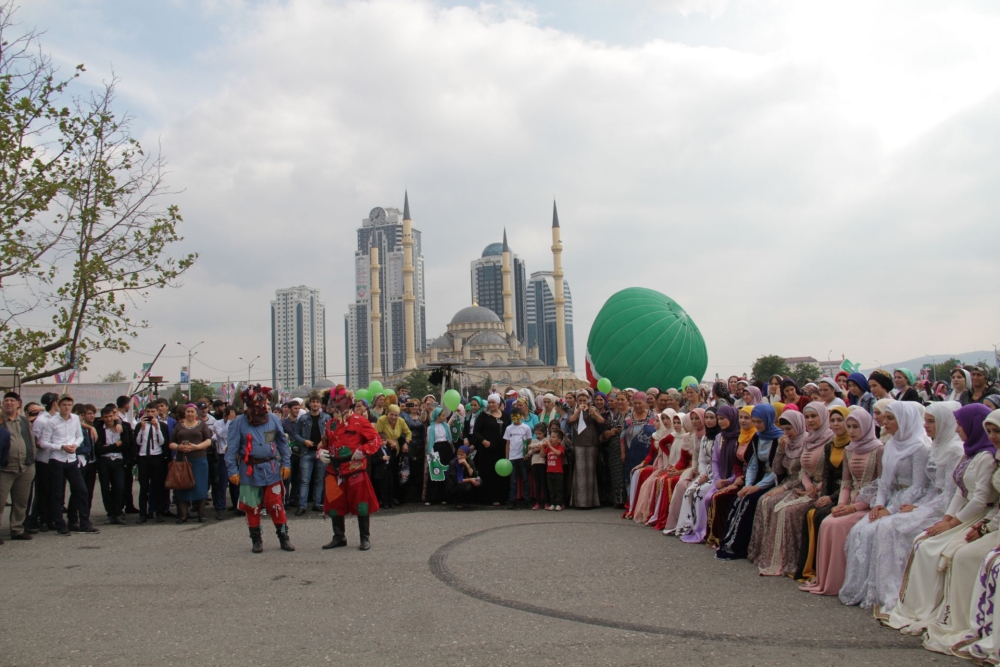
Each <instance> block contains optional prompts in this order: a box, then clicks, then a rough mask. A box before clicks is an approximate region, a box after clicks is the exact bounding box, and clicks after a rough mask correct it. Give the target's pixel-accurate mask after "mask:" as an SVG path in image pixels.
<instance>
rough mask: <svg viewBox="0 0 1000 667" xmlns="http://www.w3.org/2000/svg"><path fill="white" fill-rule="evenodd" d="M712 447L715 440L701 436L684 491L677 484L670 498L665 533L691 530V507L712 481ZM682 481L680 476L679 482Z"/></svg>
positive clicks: (681, 533) (699, 500)
mask: <svg viewBox="0 0 1000 667" xmlns="http://www.w3.org/2000/svg"><path fill="white" fill-rule="evenodd" d="M714 449H715V440H710V439H709V438H708V437H707V436H702V438H701V441H700V442H699V443H698V465H697V466H692V468H693V469H694V470H693V472H692V474H691V477H690V479H689V480H687V486H686V487H685V489H684V491H683V492H681V491H680V490H679V489H680V487H679V486H678V489H677V490H675V491H674V497H673V498H672V499H671V507H670V513H669V516H668V517H667V523H666V525H665V526H664V527H663V533H664V534H665V535H678V536H680V535H684V534H686V533H689V532H691V525H692V523H693V521H694V512H693V508H694V507H696V506H697V504H698V503H699V502H701V497H702V495H704V494H705V493H707V492H708V490H709V489H710V488H711V487H712V484H713V481H714V480H713V478H712V452H713V451H714ZM702 476H704V477H705V482H703V483H702V484H699V483H698V480H699V479H701V477H702ZM683 481H684V480H683V478H682V482H681V483H683ZM674 503H676V504H677V506H676V507H674Z"/></svg>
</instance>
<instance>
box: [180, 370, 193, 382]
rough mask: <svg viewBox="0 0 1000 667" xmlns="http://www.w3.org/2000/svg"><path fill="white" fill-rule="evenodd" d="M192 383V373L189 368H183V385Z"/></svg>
mask: <svg viewBox="0 0 1000 667" xmlns="http://www.w3.org/2000/svg"><path fill="white" fill-rule="evenodd" d="M190 383H191V371H190V370H188V367H187V366H181V384H190Z"/></svg>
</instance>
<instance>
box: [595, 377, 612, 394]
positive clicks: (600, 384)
mask: <svg viewBox="0 0 1000 667" xmlns="http://www.w3.org/2000/svg"><path fill="white" fill-rule="evenodd" d="M597 391H599V392H601V393H602V394H606V393H608V392H609V391H611V380H609V379H608V378H601V379H600V380H598V381H597Z"/></svg>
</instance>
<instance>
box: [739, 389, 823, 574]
mask: <svg viewBox="0 0 1000 667" xmlns="http://www.w3.org/2000/svg"><path fill="white" fill-rule="evenodd" d="M802 416H803V421H804V422H805V427H806V436H805V438H804V439H803V449H802V454H801V455H800V457H799V468H800V470H799V475H798V482H797V483H796V484H794V485H793V486H792V489H791V493H790V494H789V495H787V496H786V497H785V498H784V499H783V500H781V501H780V502H778V503H776V504H775V505H774V508H773V510H772V511H771V516H767V517H763V519H764V522H763V523H762V525H761V528H762V529H763V530H764V534H763V535H762V536H761V547H760V552H759V554H758V556H757V558H756V559H755V560H754V562H755V563H756V564H757V567H758V569H759V571H760V574H761V576H765V577H779V576H782V575H791V574H794V573H795V568H796V567H797V566H798V562H799V550H800V549H801V548H802V532H801V530H802V522H803V521H804V520H805V516H806V512H807V511H809V509H810V508H811V507H812V506H813V505H814V504H815V502H816V499H817V498H819V496H820V494H821V493H822V492H823V470H824V466H825V465H826V462H827V460H828V458H829V455H830V450H831V449H832V443H833V431H831V430H830V423H829V421H830V420H829V412H828V411H827V409H826V406H825V405H823V403H821V402H819V401H813V402H812V403H809V404H808V405H807V406H806V407H805V409H804V410H803V411H802ZM757 511H758V512H760V511H761V505H758V509H757ZM756 530H757V528H756V526H755V527H754V531H755V532H756Z"/></svg>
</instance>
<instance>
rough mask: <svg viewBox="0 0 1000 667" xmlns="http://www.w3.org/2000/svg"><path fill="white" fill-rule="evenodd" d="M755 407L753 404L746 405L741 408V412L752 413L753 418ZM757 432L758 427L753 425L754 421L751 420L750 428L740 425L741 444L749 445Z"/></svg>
mask: <svg viewBox="0 0 1000 667" xmlns="http://www.w3.org/2000/svg"><path fill="white" fill-rule="evenodd" d="M753 409H754V406H752V405H745V406H743V407H742V408H740V412H745V413H746V414H748V415H750V418H751V419H753ZM756 432H757V429H755V428H754V427H753V422H750V428H748V429H744V428H743V427H742V426H741V427H740V437H739V445H740V447H745V446H746V445H747V443H749V442H750V441H751V440H753V436H754V434H755V433H756Z"/></svg>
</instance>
